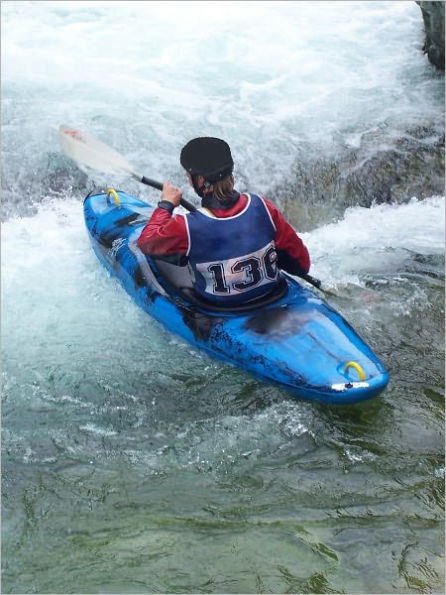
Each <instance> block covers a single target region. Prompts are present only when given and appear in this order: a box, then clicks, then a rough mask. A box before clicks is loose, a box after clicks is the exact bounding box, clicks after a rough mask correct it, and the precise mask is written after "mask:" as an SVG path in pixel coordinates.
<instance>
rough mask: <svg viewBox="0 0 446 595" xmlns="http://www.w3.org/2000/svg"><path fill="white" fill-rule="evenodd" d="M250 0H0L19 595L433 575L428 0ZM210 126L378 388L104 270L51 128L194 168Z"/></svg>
mask: <svg viewBox="0 0 446 595" xmlns="http://www.w3.org/2000/svg"><path fill="white" fill-rule="evenodd" d="M233 4H235V3H226V4H225V5H218V6H217V5H215V6H214V7H213V8H212V7H211V6H210V3H200V4H199V5H194V4H190V3H187V7H183V8H181V7H180V6H179V5H172V6H175V11H173V12H170V13H169V14H168V15H166V12H165V8H163V7H162V5H160V4H157V3H136V4H135V3H131V2H126V3H120V2H115V3H111V5H109V4H108V3H99V4H90V3H89V4H86V5H84V4H82V5H81V4H80V3H68V2H53V3H45V2H41V3H3V4H2V36H3V40H5V39H6V43H5V41H4V43H5V48H6V49H5V52H3V64H2V66H3V73H2V79H3V81H2V101H3V114H2V117H3V120H2V134H3V140H4V142H3V147H2V151H3V156H2V174H3V175H2V185H3V188H2V190H3V194H4V196H5V197H6V201H5V208H4V212H3V219H4V223H3V225H2V354H3V358H2V364H3V365H2V378H3V386H2V388H3V390H2V591H3V592H5V593H158V592H159V593H201V592H203V593H257V592H269V593H431V592H435V593H440V592H444V468H445V466H444V212H445V205H444V196H442V194H443V192H442V188H443V185H444V182H443V180H444V149H443V142H444V140H442V139H444V124H443V121H444V90H443V86H444V80H441V79H440V78H439V76H438V75H437V74H436V73H435V71H434V70H433V69H432V68H431V67H430V66H429V65H428V63H427V60H425V57H424V56H423V55H422V53H421V45H422V29H421V24H422V20H421V17H420V14H419V8H418V7H417V6H416V4H415V3H399V2H382V3H370V2H365V3H362V2H353V3H349V4H347V5H346V4H343V3H306V2H303V3H285V4H283V5H282V4H277V5H276V4H274V5H267V4H256V9H257V10H256V16H255V15H254V14H253V11H252V9H251V8H250V6H248V5H247V4H251V3H246V4H243V5H242V4H240V5H237V9H238V10H235V9H233V8H230V7H232V6H233ZM140 5H141V6H142V7H143V8H140ZM183 5H186V3H183ZM183 5H182V6H183ZM412 5H413V6H412ZM320 6H322V7H323V10H322V8H320ZM113 7H114V8H113ZM112 8H113V10H112ZM186 8H187V9H186ZM139 11H143V13H140V12H139ZM222 11H223V12H222ZM141 14H143V16H144V18H135V17H138V15H139V16H140V15H141ZM199 17H200V18H202V19H205V22H206V23H207V24H208V25H209V27H210V26H211V25H212V27H213V37H212V36H211V37H210V36H209V35H208V30H207V29H206V28H203V27H202V26H198V24H197V23H198V22H200V21H199ZM217 17H218V18H217ZM172 23H174V24H176V25H177V29H176V31H177V33H176V35H177V36H178V39H177V40H176V41H175V42H173V41H172V40H171V38H169V37H168V36H167V37H166V31H168V30H170V29H169V28H168V25H169V26H173V25H172ZM248 23H249V26H248ZM310 23H312V24H313V26H312V27H310ZM314 23H317V25H316V26H315V25H314ZM333 23H334V24H333ZM395 23H398V26H396V24H395ZM297 24H299V26H300V28H299V31H300V36H296V35H291V32H292V31H295V27H296V26H297ZM315 27H316V28H315ZM240 31H243V33H242V34H240ZM277 31H282V32H284V31H285V32H286V33H287V35H283V36H282V37H280V36H278V34H277ZM169 39H170V41H169ZM212 39H214V41H215V40H217V41H218V42H219V43H218V44H217V45H218V47H217V45H215V44H214V43H211V41H212ZM259 39H263V40H264V43H263V45H259V43H258V40H259ZM285 39H286V41H284V40H285ZM321 39H324V40H325V43H324V44H322V43H321ZM85 40H89V41H91V40H94V41H91V45H89V44H86V43H85ZM198 41H199V42H200V43H198ZM118 42H119V43H118ZM203 44H205V47H207V48H208V52H207V54H206V60H205V61H204V62H203V49H202V48H203ZM266 47H267V48H268V50H269V52H268V53H265V52H266V50H265V48H266ZM397 50H398V51H397ZM327 55H328V56H330V57H331V58H330V59H331V63H330V68H327ZM392 56H393V58H392ZM235 57H237V59H235ZM290 61H291V62H292V63H293V64H294V63H295V64H296V68H297V71H298V74H296V71H294V70H291V69H290ZM191 65H192V66H191ZM199 65H201V66H202V69H200V68H198V66H199ZM192 67H193V68H192ZM229 73H232V74H231V76H229ZM218 97H222V98H223V99H221V101H220V100H219V99H216V98H218ZM203 121H204V122H205V126H204V127H205V132H206V133H208V132H214V134H217V135H218V134H220V135H222V136H226V137H228V138H229V140H230V141H231V145H232V146H234V151H235V153H236V154H237V156H238V160H237V161H238V165H237V167H238V171H237V179H238V183H239V187H240V189H244V185H245V184H246V185H248V186H250V187H255V188H256V189H260V190H261V189H263V188H264V189H265V192H266V193H268V194H270V195H271V193H272V194H273V196H272V198H274V199H276V200H277V202H279V203H280V204H281V206H282V207H283V208H284V210H285V212H286V213H287V216H288V217H289V218H290V220H291V222H292V223H293V225H294V226H295V227H296V229H299V230H300V231H304V232H305V233H303V234H302V235H303V239H304V241H305V242H306V244H307V245H308V247H309V250H310V253H311V256H312V263H313V264H312V267H313V268H312V273H313V274H314V275H315V276H318V277H320V278H321V279H322V281H323V287H324V289H325V291H326V297H327V299H328V300H329V302H330V303H331V304H332V305H333V306H334V307H335V308H336V309H338V310H339V311H341V312H342V314H343V315H344V316H345V317H346V318H347V319H348V320H349V321H350V322H351V324H352V325H353V326H354V327H355V328H356V329H357V330H358V332H359V333H360V334H361V335H362V336H363V337H364V338H365V339H366V340H367V341H368V342H369V343H370V345H371V346H372V347H373V349H374V350H375V351H376V353H377V354H379V356H380V357H381V358H382V360H383V361H384V363H385V365H386V367H387V368H388V370H389V372H390V377H391V381H390V384H389V387H388V388H387V390H386V391H385V392H384V393H383V394H382V395H380V396H379V397H378V398H376V399H374V400H372V401H370V402H365V403H362V404H358V405H356V406H352V407H339V408H332V407H327V406H322V405H318V404H314V403H311V402H304V401H299V400H296V399H293V398H292V397H290V396H289V395H287V394H286V393H285V392H283V391H281V390H279V389H277V388H274V387H271V386H269V385H267V384H263V383H261V382H259V381H257V380H255V379H253V378H251V377H250V376H248V375H246V374H245V373H244V372H242V371H240V370H237V369H234V368H231V367H229V366H227V365H224V364H221V363H218V362H214V361H212V360H210V359H208V358H207V357H205V356H204V355H203V354H201V353H199V352H197V351H195V350H193V349H191V348H190V347H189V346H188V345H187V344H185V343H183V342H182V341H180V340H179V339H177V338H176V337H175V336H174V335H172V334H169V333H167V332H166V331H165V330H164V329H163V328H162V327H161V325H159V324H158V323H156V322H155V321H153V320H152V319H150V318H149V317H148V316H147V315H146V314H144V313H143V312H142V311H140V310H139V309H138V308H137V307H136V306H135V304H134V303H133V302H132V300H131V299H130V298H129V297H128V296H127V295H126V294H125V292H124V291H123V290H122V289H121V287H120V286H119V285H118V284H117V283H116V281H115V280H113V279H111V278H110V277H109V276H108V275H107V273H106V272H105V271H104V270H103V268H102V267H101V266H100V264H99V263H98V261H97V259H96V258H95V256H94V254H93V252H92V250H91V247H90V245H89V242H88V238H87V235H86V232H85V229H84V224H83V220H82V198H83V196H84V194H85V193H86V191H88V189H89V188H90V187H91V186H93V185H94V184H95V183H98V181H99V182H103V181H104V178H103V177H101V175H100V174H97V173H94V172H80V171H79V170H78V169H77V168H76V166H75V165H74V164H72V163H69V162H68V161H67V160H66V159H65V158H64V157H63V156H62V155H61V153H60V151H59V147H58V144H57V136H56V131H57V126H58V125H59V124H60V123H62V122H68V123H71V122H72V123H74V124H77V125H78V126H79V128H80V129H84V130H86V131H87V132H91V133H92V134H94V135H95V136H98V137H99V138H101V139H102V140H103V141H104V142H108V143H110V144H112V145H113V146H114V147H115V148H116V149H117V150H119V151H120V152H123V153H124V154H125V155H126V156H127V158H128V159H129V160H130V161H131V162H132V163H135V164H136V165H138V167H141V168H142V170H143V171H144V173H146V174H147V175H150V176H153V177H155V178H161V177H162V176H164V175H165V176H168V177H170V179H173V180H174V181H176V182H177V183H182V179H183V178H182V174H181V171H180V170H179V167H178V164H177V158H176V155H177V153H178V147H179V146H181V141H182V139H183V138H188V137H191V136H193V135H195V134H198V132H200V131H202V130H203ZM148 147H150V150H149V149H148ZM106 181H107V183H112V184H114V185H119V186H120V187H122V188H123V189H126V190H128V191H131V192H134V193H138V194H140V196H141V197H142V198H144V199H146V200H148V201H152V202H153V201H155V200H157V198H158V196H157V194H156V193H154V192H152V191H149V190H146V189H141V188H140V187H139V186H138V185H137V184H136V183H133V182H130V181H128V180H125V179H119V180H115V179H113V180H106ZM189 198H190V197H189Z"/></svg>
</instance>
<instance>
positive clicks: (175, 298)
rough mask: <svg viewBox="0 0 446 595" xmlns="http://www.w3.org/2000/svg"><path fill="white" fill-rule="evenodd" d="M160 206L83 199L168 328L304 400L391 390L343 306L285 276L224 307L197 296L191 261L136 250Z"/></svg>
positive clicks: (135, 291) (100, 235)
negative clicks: (263, 291) (263, 293)
mask: <svg viewBox="0 0 446 595" xmlns="http://www.w3.org/2000/svg"><path fill="white" fill-rule="evenodd" d="M152 211H153V206H151V205H148V204H147V203H145V202H143V201H141V200H139V199H137V198H134V197H132V196H129V195H128V194H126V193H125V192H121V191H117V192H116V191H114V190H109V191H107V192H102V191H101V192H98V193H93V194H89V195H88V196H87V197H86V199H85V201H84V216H85V223H86V226H87V229H88V232H89V234H90V238H91V242H92V245H93V248H94V251H95V253H96V255H97V256H98V258H99V260H100V261H101V262H102V264H103V265H104V266H105V267H106V268H107V269H108V271H109V272H110V273H111V274H112V275H114V276H116V277H117V278H118V279H119V280H120V282H121V283H122V285H123V286H124V288H125V289H126V291H127V292H128V293H129V294H130V295H131V296H132V298H133V299H134V300H135V302H136V303H137V304H138V305H139V306H140V307H141V308H143V309H144V310H145V311H146V312H147V313H148V314H150V315H151V316H153V317H154V318H155V319H156V320H158V321H159V322H161V323H162V324H163V325H164V326H165V327H166V328H167V329H169V330H170V331H172V332H174V333H176V334H178V335H180V336H181V337H182V338H183V339H184V340H186V341H188V342H189V343H191V344H192V345H194V346H195V347H197V348H199V349H202V350H204V351H205V352H206V353H208V354H209V355H210V356H212V357H215V358H217V359H220V360H223V361H224V362H228V363H230V364H233V365H235V366H237V367H239V368H241V369H242V370H246V371H247V372H249V373H251V374H253V375H254V376H256V377H257V378H259V379H261V380H263V381H266V382H270V383H274V384H276V385H278V386H280V387H282V388H283V389H285V390H286V391H287V392H288V393H290V394H291V395H293V396H295V397H298V398H302V399H307V400H315V401H320V402H323V403H327V404H343V405H345V404H350V403H357V402H359V401H363V400H365V399H370V398H372V397H375V396H376V395H378V394H379V393H380V392H381V391H383V390H384V388H385V387H386V385H387V383H388V381H389V376H388V373H387V371H386V369H385V367H384V366H383V364H382V363H381V361H380V360H379V358H378V357H377V356H376V355H375V354H374V353H373V351H372V350H371V349H370V347H369V346H368V345H367V344H366V343H365V342H364V341H363V340H362V339H361V338H360V337H359V336H358V334H357V333H356V332H355V330H354V329H353V328H352V327H351V326H350V325H349V323H348V322H347V321H346V320H345V319H344V318H343V317H342V316H341V315H340V314H339V313H338V312H336V310H334V309H333V308H332V307H331V306H330V305H329V304H327V303H326V302H325V301H324V300H323V299H321V298H320V297H319V296H317V295H316V294H315V293H314V292H313V291H310V290H309V289H307V288H306V287H303V286H302V285H301V284H300V283H298V282H297V281H296V280H295V279H294V278H292V277H290V276H288V275H286V274H284V273H282V274H281V275H282V279H281V283H280V284H279V286H278V287H277V289H276V290H274V292H273V293H271V294H270V295H268V296H267V297H266V298H263V299H262V300H257V302H255V303H252V304H250V305H249V306H245V307H240V306H239V307H236V306H232V307H231V308H225V309H221V308H220V309H218V308H217V307H215V306H213V305H210V304H208V303H207V302H205V301H203V300H202V299H200V298H198V297H197V296H196V295H195V294H194V292H193V289H192V283H191V277H190V273H189V267H188V266H185V265H184V263H183V262H178V261H177V262H169V261H167V260H161V259H155V258H152V257H148V256H146V255H144V254H143V253H142V252H141V251H140V250H139V248H138V247H137V245H136V241H137V239H138V237H139V235H140V233H141V231H142V229H143V227H144V225H145V224H146V223H147V220H148V219H149V217H150V215H151V213H152Z"/></svg>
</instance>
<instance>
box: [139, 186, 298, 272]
mask: <svg viewBox="0 0 446 595" xmlns="http://www.w3.org/2000/svg"><path fill="white" fill-rule="evenodd" d="M247 200H248V197H247V196H246V194H241V195H240V198H239V199H238V201H237V202H236V203H235V204H234V205H233V206H232V207H231V208H229V209H211V210H212V213H213V215H214V216H215V217H219V218H221V217H233V216H234V215H237V214H238V213H240V212H241V211H243V209H244V208H245V207H246V203H247ZM264 201H265V204H266V207H267V209H268V211H269V213H270V215H271V219H272V221H273V222H274V225H275V227H276V234H275V236H274V242H275V245H276V251H277V255H278V265H279V267H280V268H282V269H284V270H285V271H287V272H288V273H291V274H292V275H301V274H305V273H308V271H309V270H310V255H309V253H308V250H307V248H306V246H305V244H304V243H303V241H302V240H301V239H300V238H299V236H298V235H297V234H296V232H295V231H294V229H293V228H292V227H291V225H290V224H289V223H288V222H287V221H286V220H285V218H284V216H283V215H282V213H281V212H280V211H279V209H278V208H277V207H276V206H275V205H274V204H273V203H272V202H270V201H269V200H268V199H266V198H264ZM138 247H139V248H140V249H141V250H142V252H144V253H145V254H150V255H151V256H169V255H174V254H187V252H188V249H189V237H188V233H187V228H186V223H185V216H184V215H180V214H177V215H172V214H171V213H170V212H169V211H167V210H166V209H162V208H156V209H155V210H154V211H153V213H152V216H151V217H150V219H149V221H148V223H147V225H146V226H145V227H144V229H143V231H142V232H141V235H140V237H139V239H138Z"/></svg>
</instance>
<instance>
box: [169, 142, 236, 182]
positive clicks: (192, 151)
mask: <svg viewBox="0 0 446 595" xmlns="http://www.w3.org/2000/svg"><path fill="white" fill-rule="evenodd" d="M180 163H181V165H182V166H183V167H184V169H185V170H187V171H188V172H189V173H190V174H191V175H192V177H194V176H195V175H201V176H203V178H204V179H205V180H206V181H207V182H218V181H219V180H222V179H223V178H225V177H226V176H227V175H229V174H231V173H232V170H233V168H234V162H233V161H232V155H231V149H230V148H229V145H228V143H226V142H225V141H224V140H221V139H219V138H213V137H209V136H205V137H200V138H194V139H192V140H191V141H189V142H188V143H187V145H185V146H184V147H183V149H182V151H181V156H180Z"/></svg>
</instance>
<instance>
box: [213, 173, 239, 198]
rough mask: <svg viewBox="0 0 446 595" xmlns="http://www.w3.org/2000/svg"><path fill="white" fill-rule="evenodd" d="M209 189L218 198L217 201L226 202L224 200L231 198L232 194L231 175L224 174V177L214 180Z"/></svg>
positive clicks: (232, 182) (232, 178)
mask: <svg viewBox="0 0 446 595" xmlns="http://www.w3.org/2000/svg"><path fill="white" fill-rule="evenodd" d="M209 190H212V193H213V194H214V196H216V197H217V198H218V200H219V201H221V202H222V203H224V202H226V200H227V199H229V198H232V195H233V194H234V177H233V175H232V174H229V175H228V176H226V178H223V180H218V182H214V183H213V184H212V186H211V187H210V188H209Z"/></svg>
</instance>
